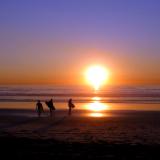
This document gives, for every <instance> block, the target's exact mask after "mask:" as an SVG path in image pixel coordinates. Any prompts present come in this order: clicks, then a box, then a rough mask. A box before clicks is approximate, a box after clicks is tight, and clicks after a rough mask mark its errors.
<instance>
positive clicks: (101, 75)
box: [86, 66, 108, 90]
mask: <svg viewBox="0 0 160 160" xmlns="http://www.w3.org/2000/svg"><path fill="white" fill-rule="evenodd" d="M86 78H87V81H88V82H89V83H90V84H91V85H93V87H94V89H95V90H98V89H99V87H100V86H101V85H102V84H104V83H105V82H106V80H107V79H108V71H107V70H106V69H105V68H104V67H102V66H91V67H90V68H88V70H87V72H86Z"/></svg>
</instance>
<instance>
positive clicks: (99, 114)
mask: <svg viewBox="0 0 160 160" xmlns="http://www.w3.org/2000/svg"><path fill="white" fill-rule="evenodd" d="M88 116H89V117H104V116H105V114H103V113H89V114H88Z"/></svg>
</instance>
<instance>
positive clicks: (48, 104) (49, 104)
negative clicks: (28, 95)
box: [36, 98, 75, 117]
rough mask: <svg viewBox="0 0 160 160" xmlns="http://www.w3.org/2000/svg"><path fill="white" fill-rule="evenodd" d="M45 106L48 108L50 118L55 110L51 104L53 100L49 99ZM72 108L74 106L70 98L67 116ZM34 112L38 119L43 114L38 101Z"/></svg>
mask: <svg viewBox="0 0 160 160" xmlns="http://www.w3.org/2000/svg"><path fill="white" fill-rule="evenodd" d="M45 104H46V105H47V107H48V108H49V111H50V116H51V117H52V116H53V114H54V111H55V110H56V108H55V106H54V104H53V99H50V100H49V101H45ZM73 108H75V105H74V104H73V102H72V99H71V98H70V99H69V100H68V115H71V113H72V109H73ZM36 111H37V114H38V116H39V117H40V116H41V114H42V113H44V109H43V105H42V103H41V101H40V100H38V101H37V103H36Z"/></svg>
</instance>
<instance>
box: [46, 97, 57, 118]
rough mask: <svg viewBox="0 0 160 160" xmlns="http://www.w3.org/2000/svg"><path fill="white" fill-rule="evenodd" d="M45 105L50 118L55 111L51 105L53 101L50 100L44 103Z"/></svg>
mask: <svg viewBox="0 0 160 160" xmlns="http://www.w3.org/2000/svg"><path fill="white" fill-rule="evenodd" d="M45 103H46V105H47V106H48V108H49V111H50V116H51V117H52V116H53V113H54V111H55V110H56V108H55V106H54V105H53V99H51V100H50V101H46V102H45Z"/></svg>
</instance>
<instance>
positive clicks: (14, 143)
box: [0, 110, 160, 159]
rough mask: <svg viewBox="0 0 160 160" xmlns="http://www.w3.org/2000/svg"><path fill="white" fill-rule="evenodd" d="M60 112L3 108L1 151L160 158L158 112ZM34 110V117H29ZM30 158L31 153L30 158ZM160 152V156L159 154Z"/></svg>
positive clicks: (0, 114) (28, 154)
mask: <svg viewBox="0 0 160 160" xmlns="http://www.w3.org/2000/svg"><path fill="white" fill-rule="evenodd" d="M87 114H88V113H87V112H86V113H84V112H82V111H75V112H74V113H73V115H72V116H68V115H67V111H57V112H56V115H55V117H52V118H51V117H49V116H48V113H47V114H46V115H44V116H43V117H40V118H38V117H36V115H35V114H34V112H33V111H25V110H23V111H21V110H0V140H1V146H3V153H5V155H6V156H11V155H10V154H9V155H7V154H6V153H7V152H8V151H10V152H12V156H13V157H14V158H17V159H25V158H26V159H28V158H29V157H30V158H34V159H36V158H37V159H44V158H43V157H46V158H53V159H54V158H55V159H60V158H65V159H66V158H67V159H68V158H69V159H76V158H80V159H82V158H85V159H157V158H156V157H155V156H159V154H158V153H159V152H160V136H159V135H160V112H159V111H108V112H107V113H106V116H105V117H89V116H86V115H87ZM28 115H31V116H28ZM27 157H28V158H27ZM159 157H160V156H159Z"/></svg>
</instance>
